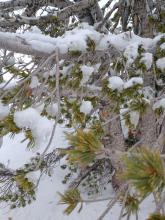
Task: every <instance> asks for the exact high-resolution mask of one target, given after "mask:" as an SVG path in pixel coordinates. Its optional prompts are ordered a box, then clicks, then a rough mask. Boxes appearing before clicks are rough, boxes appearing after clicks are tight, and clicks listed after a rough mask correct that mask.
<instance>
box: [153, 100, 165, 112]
mask: <svg viewBox="0 0 165 220" xmlns="http://www.w3.org/2000/svg"><path fill="white" fill-rule="evenodd" d="M160 107H162V108H164V109H165V98H163V99H160V100H158V101H157V102H155V103H154V105H153V109H154V110H155V109H157V108H160Z"/></svg>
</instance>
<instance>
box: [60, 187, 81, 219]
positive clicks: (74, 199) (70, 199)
mask: <svg viewBox="0 0 165 220" xmlns="http://www.w3.org/2000/svg"><path fill="white" fill-rule="evenodd" d="M59 195H60V197H61V199H60V202H59V203H60V204H67V205H68V206H67V208H66V209H65V210H64V213H65V214H67V215H69V214H70V213H71V212H72V211H73V210H74V209H75V208H76V206H77V205H78V203H80V204H81V205H80V208H79V210H78V212H80V211H81V209H82V199H81V195H80V192H79V190H78V189H69V190H67V191H66V192H65V193H64V194H62V193H59Z"/></svg>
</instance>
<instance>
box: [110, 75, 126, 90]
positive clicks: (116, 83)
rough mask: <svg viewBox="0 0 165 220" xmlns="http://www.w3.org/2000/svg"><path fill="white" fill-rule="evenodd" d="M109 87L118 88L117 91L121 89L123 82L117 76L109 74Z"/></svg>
mask: <svg viewBox="0 0 165 220" xmlns="http://www.w3.org/2000/svg"><path fill="white" fill-rule="evenodd" d="M108 87H109V88H110V89H112V90H113V91H114V90H118V91H119V92H120V91H122V90H123V87H124V82H123V80H122V79H121V78H120V77H119V76H111V77H109V85H108Z"/></svg>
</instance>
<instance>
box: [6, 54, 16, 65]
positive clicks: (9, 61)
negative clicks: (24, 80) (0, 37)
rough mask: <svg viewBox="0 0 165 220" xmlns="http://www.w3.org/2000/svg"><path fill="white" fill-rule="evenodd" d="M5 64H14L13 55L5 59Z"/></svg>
mask: <svg viewBox="0 0 165 220" xmlns="http://www.w3.org/2000/svg"><path fill="white" fill-rule="evenodd" d="M5 64H6V65H8V66H12V65H14V64H15V57H14V56H10V57H9V59H7V60H6V62H5Z"/></svg>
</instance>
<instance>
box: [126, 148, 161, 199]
mask: <svg viewBox="0 0 165 220" xmlns="http://www.w3.org/2000/svg"><path fill="white" fill-rule="evenodd" d="M124 163H125V166H126V170H125V172H124V174H123V175H122V176H123V177H124V179H125V180H128V181H130V182H131V183H132V184H133V186H134V187H135V189H136V190H137V191H138V192H139V193H140V195H141V196H142V198H145V197H146V196H147V195H149V194H150V193H152V192H156V193H157V192H162V190H163V189H164V187H165V171H164V165H163V161H162V159H161V156H160V153H159V152H158V151H157V150H153V149H150V148H145V147H141V148H138V149H136V150H133V151H132V152H131V153H130V155H129V156H126V157H124Z"/></svg>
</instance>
